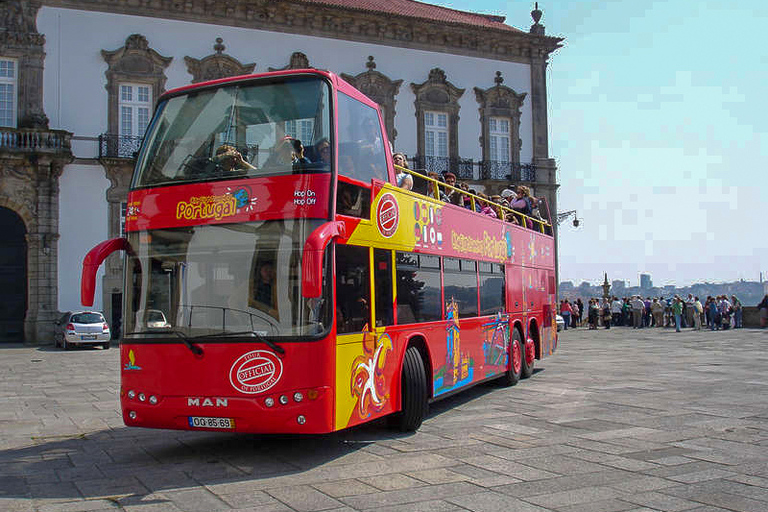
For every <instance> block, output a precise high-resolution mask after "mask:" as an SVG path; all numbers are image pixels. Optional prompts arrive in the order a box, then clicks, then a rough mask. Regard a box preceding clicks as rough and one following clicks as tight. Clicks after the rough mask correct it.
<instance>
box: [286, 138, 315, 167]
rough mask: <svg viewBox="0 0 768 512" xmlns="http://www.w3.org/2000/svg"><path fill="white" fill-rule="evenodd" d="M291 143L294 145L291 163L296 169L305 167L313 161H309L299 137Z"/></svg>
mask: <svg viewBox="0 0 768 512" xmlns="http://www.w3.org/2000/svg"><path fill="white" fill-rule="evenodd" d="M291 145H292V146H293V155H291V157H292V161H291V164H292V165H293V168H294V169H297V168H299V169H300V168H304V167H305V166H307V165H309V164H311V163H312V162H310V161H309V158H307V157H305V156H304V146H303V145H302V143H301V141H300V140H299V139H291Z"/></svg>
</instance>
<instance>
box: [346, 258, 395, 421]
mask: <svg viewBox="0 0 768 512" xmlns="http://www.w3.org/2000/svg"><path fill="white" fill-rule="evenodd" d="M371 268H373V269H375V271H374V272H373V273H372V272H371ZM374 277H375V279H374ZM374 290H375V291H374ZM387 290H388V291H387ZM377 301H378V302H380V305H379V307H378V308H376V313H375V317H374V307H375V304H376V303H377ZM335 303H336V333H337V336H336V383H335V389H336V392H335V402H336V403H335V415H334V427H335V428H336V429H342V428H346V427H349V426H353V425H356V424H358V423H362V422H363V421H367V420H370V419H372V418H373V417H376V416H381V415H384V414H388V413H389V412H392V405H391V401H390V396H391V395H392V393H391V392H390V391H391V390H390V387H391V386H390V384H391V382H392V381H393V380H394V379H393V374H394V366H395V365H394V364H393V362H394V351H393V344H392V339H391V337H390V335H389V334H388V333H387V332H386V331H385V329H386V326H387V325H391V323H392V252H391V251H383V250H379V249H375V250H371V249H370V248H367V247H359V246H354V245H342V244H338V245H336V301H335Z"/></svg>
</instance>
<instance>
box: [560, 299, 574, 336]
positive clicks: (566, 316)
mask: <svg viewBox="0 0 768 512" xmlns="http://www.w3.org/2000/svg"><path fill="white" fill-rule="evenodd" d="M572 312H573V309H572V308H571V304H570V303H569V302H568V299H565V300H564V301H562V302H561V303H560V316H562V317H563V330H565V331H567V330H568V325H569V324H570V323H571V313H572Z"/></svg>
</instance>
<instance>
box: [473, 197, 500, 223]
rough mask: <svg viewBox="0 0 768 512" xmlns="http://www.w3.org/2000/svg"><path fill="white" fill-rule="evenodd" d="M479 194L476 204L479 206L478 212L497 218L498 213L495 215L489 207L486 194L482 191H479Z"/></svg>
mask: <svg viewBox="0 0 768 512" xmlns="http://www.w3.org/2000/svg"><path fill="white" fill-rule="evenodd" d="M479 195H480V197H482V199H480V200H479V201H478V205H479V206H480V213H482V214H483V215H487V216H489V217H493V218H494V219H496V218H498V215H496V212H495V211H494V209H493V208H491V205H490V204H488V196H487V195H486V194H483V193H482V192H480V194H479Z"/></svg>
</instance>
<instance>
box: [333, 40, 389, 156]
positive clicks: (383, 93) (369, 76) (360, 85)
mask: <svg viewBox="0 0 768 512" xmlns="http://www.w3.org/2000/svg"><path fill="white" fill-rule="evenodd" d="M365 67H367V68H368V71H364V72H362V73H360V74H358V75H355V76H352V75H348V74H346V73H342V74H341V78H343V79H344V80H346V81H347V82H349V83H350V84H351V85H352V86H353V87H355V88H356V89H358V90H360V91H361V92H362V93H363V94H365V95H366V96H368V97H369V98H370V99H372V100H373V101H375V102H376V103H378V104H379V107H381V112H382V114H383V115H384V127H385V128H386V130H387V136H388V137H389V140H390V142H392V143H393V144H394V142H395V138H396V137H397V130H396V129H395V115H396V114H397V112H396V111H395V105H397V100H396V99H395V96H397V94H398V92H400V85H401V84H402V83H403V81H402V80H392V79H390V78H389V77H388V76H386V75H384V74H383V73H381V72H379V71H376V63H375V62H374V61H373V55H369V56H368V62H366V63H365Z"/></svg>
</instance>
